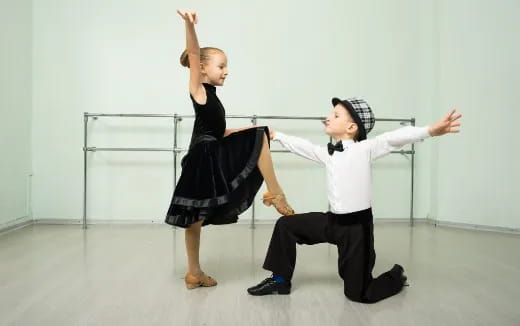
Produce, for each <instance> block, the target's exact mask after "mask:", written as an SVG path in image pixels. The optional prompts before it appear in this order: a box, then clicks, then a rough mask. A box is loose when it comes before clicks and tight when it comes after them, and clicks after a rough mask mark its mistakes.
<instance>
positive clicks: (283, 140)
mask: <svg viewBox="0 0 520 326" xmlns="http://www.w3.org/2000/svg"><path fill="white" fill-rule="evenodd" d="M273 140H275V141H278V142H279V143H280V144H282V146H283V147H285V148H286V149H288V150H289V151H291V152H293V153H295V154H297V155H299V156H302V157H304V158H306V159H309V160H312V161H314V162H316V163H319V164H325V161H326V160H327V158H328V155H329V154H328V153H327V149H326V148H325V146H318V145H315V144H313V143H311V142H310V141H308V140H306V139H303V138H300V137H295V136H289V135H286V134H284V133H281V132H279V131H276V132H275V136H274V138H273Z"/></svg>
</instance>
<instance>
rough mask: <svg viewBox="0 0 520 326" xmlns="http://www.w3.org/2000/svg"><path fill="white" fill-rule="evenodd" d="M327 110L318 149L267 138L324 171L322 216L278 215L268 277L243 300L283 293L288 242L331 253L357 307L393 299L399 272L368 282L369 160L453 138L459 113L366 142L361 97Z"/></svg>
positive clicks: (290, 263) (369, 117) (287, 281)
mask: <svg viewBox="0 0 520 326" xmlns="http://www.w3.org/2000/svg"><path fill="white" fill-rule="evenodd" d="M332 104H333V106H334V109H333V111H332V113H331V114H330V115H329V116H328V118H327V120H326V121H325V133H326V134H327V135H329V136H331V137H332V138H334V139H335V140H336V144H335V145H333V144H331V143H329V144H327V147H325V146H317V145H314V144H312V143H310V142H308V141H307V140H304V139H301V138H298V137H293V136H288V135H285V134H283V133H281V132H275V131H272V132H271V139H273V140H275V141H279V142H280V143H281V144H282V145H283V146H284V147H285V148H287V149H288V150H290V151H291V152H293V153H295V154H298V155H300V156H302V157H304V158H307V159H310V160H312V161H315V162H317V163H319V164H322V165H324V166H325V168H326V170H327V195H328V200H329V203H330V211H329V212H325V213H322V212H312V213H304V214H296V215H293V216H283V217H281V218H280V219H278V221H277V222H276V225H275V228H274V230H273V234H272V237H271V242H270V244H269V249H268V252H267V255H266V258H265V262H264V265H263V267H264V269H266V270H269V271H272V273H273V274H272V276H271V277H268V278H267V279H265V280H264V281H262V282H260V283H259V284H258V285H256V286H253V287H251V288H249V289H248V290H247V291H248V292H249V294H251V295H267V294H289V293H290V291H291V278H292V276H293V272H294V266H295V262H296V244H297V243H298V244H307V245H312V244H317V243H327V242H328V243H331V244H334V245H336V246H337V247H338V271H339V275H340V276H341V278H342V279H343V281H344V293H345V296H347V297H348V298H349V299H351V300H353V301H357V302H364V303H373V302H377V301H379V300H382V299H385V298H387V297H390V296H392V295H395V294H397V293H399V292H400V291H401V289H402V288H403V286H404V285H405V283H406V276H405V275H404V270H403V267H401V266H400V265H398V264H395V265H394V266H393V268H392V269H391V270H389V271H387V272H385V273H383V274H381V275H380V276H379V277H377V278H373V277H372V269H373V267H374V263H375V251H374V235H373V227H374V225H373V217H372V210H371V181H372V180H371V162H372V161H373V160H375V159H377V158H380V157H382V156H384V155H386V154H388V153H390V152H391V151H393V150H396V149H398V148H400V147H402V146H404V145H406V144H409V143H413V142H417V141H421V140H423V139H426V138H428V137H430V136H441V135H444V134H448V133H457V132H459V130H458V129H457V128H456V127H459V126H460V123H458V122H456V121H457V120H458V119H459V118H460V117H461V115H460V114H458V115H455V110H452V111H451V112H449V113H448V114H447V115H446V116H445V117H444V119H442V120H440V121H438V122H437V123H435V124H433V125H431V126H429V127H422V128H418V127H411V126H408V127H403V128H400V129H397V130H395V131H392V132H388V133H384V134H382V135H379V136H377V137H375V138H373V139H368V140H367V139H366V138H367V134H368V133H369V132H370V131H371V130H372V128H373V127H374V123H375V119H374V115H373V113H372V110H371V108H370V106H369V105H368V104H367V103H366V102H365V101H364V100H362V99H357V98H350V99H347V100H340V99H338V98H333V99H332Z"/></svg>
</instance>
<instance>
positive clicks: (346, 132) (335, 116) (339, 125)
mask: <svg viewBox="0 0 520 326" xmlns="http://www.w3.org/2000/svg"><path fill="white" fill-rule="evenodd" d="M356 132H357V124H356V123H355V122H354V120H353V119H352V117H351V116H350V114H349V113H348V111H347V109H345V108H344V107H343V105H341V104H337V105H336V106H335V107H334V109H333V110H332V112H331V113H330V114H329V116H328V117H327V119H326V120H325V133H326V134H327V135H329V136H331V137H332V138H334V139H336V140H339V139H346V138H351V139H354V136H355V135H356Z"/></svg>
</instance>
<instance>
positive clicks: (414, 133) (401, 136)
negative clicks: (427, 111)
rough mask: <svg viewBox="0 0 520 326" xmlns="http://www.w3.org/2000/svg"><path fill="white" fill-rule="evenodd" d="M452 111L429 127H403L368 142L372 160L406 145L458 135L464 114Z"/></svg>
mask: <svg viewBox="0 0 520 326" xmlns="http://www.w3.org/2000/svg"><path fill="white" fill-rule="evenodd" d="M455 112H456V111H455V110H451V111H450V112H449V113H448V114H447V115H446V116H445V117H444V118H443V119H441V120H439V121H437V122H436V123H434V124H432V125H430V126H427V127H412V126H408V127H403V128H399V129H397V130H394V131H390V132H386V133H384V134H381V135H379V136H377V137H375V138H373V139H369V140H367V141H366V144H367V146H369V148H370V155H371V159H372V160H375V159H377V158H380V157H383V156H385V155H386V154H388V153H390V152H391V151H394V150H397V149H399V148H401V147H402V146H404V145H406V144H411V143H415V142H418V141H421V140H423V139H426V138H428V137H433V136H442V135H445V134H448V133H458V132H459V131H460V130H459V129H458V127H460V122H458V120H459V119H460V118H461V117H462V114H455Z"/></svg>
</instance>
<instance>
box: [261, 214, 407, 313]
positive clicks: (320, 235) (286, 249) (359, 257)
mask: <svg viewBox="0 0 520 326" xmlns="http://www.w3.org/2000/svg"><path fill="white" fill-rule="evenodd" d="M317 243H331V244H334V245H336V246H337V247H338V272H339V275H340V276H341V278H342V279H343V281H344V293H345V296H346V297H347V298H349V299H350V300H352V301H357V302H364V303H373V302H377V301H379V300H382V299H385V298H387V297H390V296H392V295H394V294H397V293H399V292H400V291H401V289H402V288H403V282H402V280H401V275H398V274H399V273H398V272H396V271H388V272H385V273H383V274H381V275H380V276H379V277H377V278H373V277H372V269H373V268H374V263H375V260H376V254H375V251H374V224H373V217H372V210H371V209H370V208H369V209H366V210H363V211H359V212H354V213H349V214H334V213H331V212H327V213H321V212H313V213H305V214H296V215H292V216H282V217H281V218H280V219H278V221H277V222H276V225H275V227H274V231H273V235H272V237H271V242H270V244H269V249H268V251H267V255H266V258H265V262H264V265H263V267H264V268H265V269H267V270H269V271H272V272H273V273H274V274H277V275H280V276H282V277H284V278H286V279H291V278H292V276H293V272H294V266H295V263H296V244H306V245H313V244H317Z"/></svg>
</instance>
